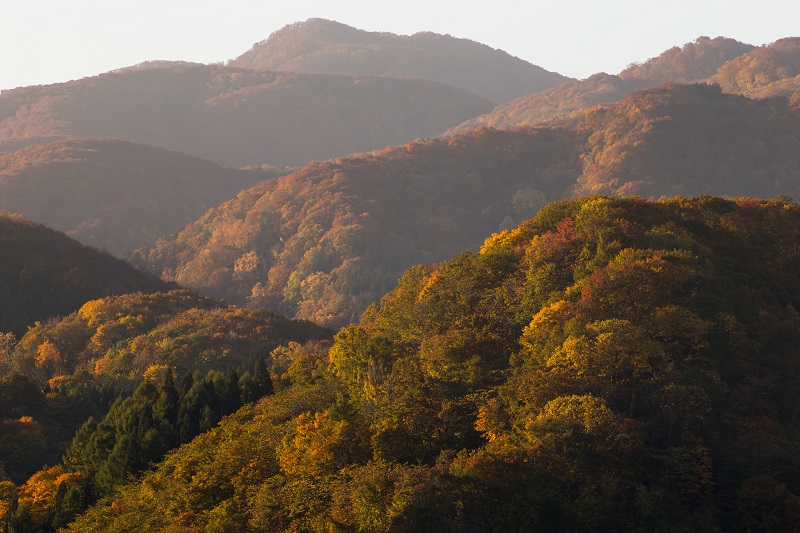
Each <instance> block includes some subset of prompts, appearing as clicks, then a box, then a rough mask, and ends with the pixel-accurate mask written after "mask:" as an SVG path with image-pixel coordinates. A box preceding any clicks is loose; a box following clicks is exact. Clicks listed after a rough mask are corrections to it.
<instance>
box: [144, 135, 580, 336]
mask: <svg viewBox="0 0 800 533" xmlns="http://www.w3.org/2000/svg"><path fill="white" fill-rule="evenodd" d="M576 146H577V140H576V137H575V136H574V135H573V134H571V133H569V132H561V131H537V130H530V131H519V132H499V131H494V130H487V129H484V130H478V131H475V132H472V133H469V134H466V135H462V136H460V137H456V138H453V139H450V140H430V141H426V142H415V143H411V144H409V145H406V146H399V147H394V148H387V149H386V150H383V151H381V152H377V153H375V154H372V155H358V154H357V155H353V156H350V157H348V158H344V159H339V160H336V161H334V162H328V163H314V164H311V165H308V166H306V167H304V168H302V169H300V170H298V171H296V172H294V173H292V174H290V175H288V176H284V177H282V178H278V179H275V180H271V181H268V182H265V183H262V184H260V185H257V186H256V187H253V188H252V189H250V190H248V191H244V192H243V193H241V194H240V195H239V196H238V197H237V198H236V199H234V200H231V201H230V202H227V203H225V204H222V205H221V206H219V207H218V208H216V209H212V210H210V211H209V212H208V213H207V214H206V215H205V216H203V217H202V218H201V219H200V220H198V221H197V222H195V223H194V224H191V225H189V226H187V228H186V229H184V230H183V231H182V232H181V233H180V234H179V235H178V236H177V237H176V238H174V239H165V240H162V241H160V242H159V244H158V246H156V247H155V248H154V249H153V250H150V251H149V252H147V251H143V252H141V253H140V254H138V259H135V260H136V261H137V262H138V264H141V265H143V266H147V267H148V268H150V269H153V270H154V271H156V272H161V273H163V274H164V276H165V277H166V278H167V279H172V280H176V281H178V282H179V283H181V284H183V285H185V286H188V287H192V288H195V289H197V290H201V291H203V292H206V293H207V294H211V295H214V296H216V297H222V298H225V300H226V301H228V302H232V303H236V304H239V305H244V304H246V303H247V304H249V305H252V306H265V307H267V308H269V309H273V310H276V311H278V312H281V313H284V314H289V315H295V316H298V317H301V318H307V319H310V320H313V321H316V322H318V323H320V324H324V325H332V326H341V325H343V324H346V323H348V322H350V321H352V320H355V319H356V318H357V317H358V315H359V314H360V313H361V312H362V311H363V310H364V309H365V308H366V306H367V305H368V304H369V303H370V302H372V301H374V300H376V299H377V298H378V297H379V296H380V295H381V294H383V293H384V292H385V291H386V290H388V288H389V287H391V285H392V284H393V283H394V282H395V280H396V279H397V277H398V276H399V275H400V273H401V272H402V271H403V270H404V269H405V268H408V267H409V266H411V265H413V264H415V263H419V262H431V261H440V260H443V259H446V258H448V257H450V256H452V255H453V254H455V253H457V252H458V251H459V250H462V249H465V248H473V249H474V248H475V247H477V246H478V244H479V243H480V242H481V240H482V239H483V238H484V237H485V236H487V235H489V234H491V233H492V232H493V231H497V230H498V229H500V228H501V226H504V225H505V226H508V225H511V224H513V221H520V220H522V219H524V218H527V217H529V216H532V215H533V214H534V213H535V212H536V210H537V209H538V208H539V207H541V205H543V204H544V202H545V201H546V200H550V199H553V198H561V197H562V196H563V195H564V193H565V191H566V189H567V188H568V187H569V186H571V185H572V184H574V182H575V180H576V178H577V174H578V159H577V157H578V154H577V151H576Z"/></svg>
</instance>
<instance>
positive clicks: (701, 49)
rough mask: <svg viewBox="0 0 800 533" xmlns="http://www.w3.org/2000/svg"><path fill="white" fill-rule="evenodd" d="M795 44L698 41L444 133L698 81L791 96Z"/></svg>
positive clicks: (514, 122) (547, 117)
mask: <svg viewBox="0 0 800 533" xmlns="http://www.w3.org/2000/svg"><path fill="white" fill-rule="evenodd" d="M798 42H800V39H797V38H788V39H781V40H779V41H776V42H774V43H772V44H770V45H766V46H762V47H759V48H755V47H753V46H751V45H748V44H744V43H740V42H738V41H735V40H733V39H726V38H723V37H717V38H715V39H709V38H708V37H700V38H698V39H696V40H695V41H694V42H691V43H687V44H685V45H683V46H682V47H677V46H676V47H673V48H671V49H669V50H667V51H665V52H664V53H662V54H661V55H659V56H658V57H654V58H651V59H648V60H647V61H646V62H644V63H642V64H632V65H631V66H629V67H628V68H627V69H625V70H623V71H622V72H620V74H619V76H614V75H609V74H605V73H599V74H595V75H593V76H590V77H589V78H587V79H585V80H580V81H572V82H567V83H564V84H562V85H560V86H558V87H555V88H553V89H549V90H546V91H542V92H539V93H535V94H530V95H526V96H523V97H520V98H517V99H515V100H512V101H510V102H507V103H505V104H501V105H499V106H497V107H495V108H494V109H493V110H492V111H491V112H490V113H487V114H485V115H481V116H478V117H475V118H472V119H470V120H467V121H466V122H464V123H463V124H459V125H458V126H456V127H454V128H451V129H450V130H448V131H447V132H446V133H445V134H446V135H452V134H455V133H461V132H465V131H469V130H470V129H473V128H476V127H479V126H491V127H494V128H503V129H511V128H515V127H518V126H525V125H541V124H544V123H547V122H548V121H554V120H563V119H564V118H568V117H571V116H573V115H575V114H579V112H580V111H582V110H585V109H587V108H589V107H591V106H594V105H600V104H604V105H609V104H613V103H615V102H618V101H620V100H622V99H623V98H625V97H626V96H627V95H628V94H630V93H632V92H633V91H636V90H641V89H646V88H648V87H655V86H657V85H660V84H663V83H694V82H701V81H703V82H706V83H710V84H718V85H720V86H721V87H722V90H723V92H726V93H731V94H744V95H745V96H750V97H753V98H767V97H772V96H784V97H791V96H792V95H793V94H795V93H796V92H797V83H798V82H797V80H795V79H794V78H795V77H796V76H798V74H800V70H798V68H800V48H798Z"/></svg>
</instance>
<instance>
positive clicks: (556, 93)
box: [444, 73, 658, 135]
mask: <svg viewBox="0 0 800 533" xmlns="http://www.w3.org/2000/svg"><path fill="white" fill-rule="evenodd" d="M654 85H658V84H657V83H655V82H652V81H650V80H640V79H636V78H631V79H622V78H620V77H619V76H614V75H612V74H605V73H599V74H594V75H592V76H590V77H588V78H586V79H585V80H581V81H573V82H566V83H562V84H561V85H559V86H558V87H554V88H552V89H548V90H546V91H541V92H538V93H533V94H529V95H526V96H522V97H520V98H516V99H514V100H511V101H510V102H507V103H505V104H500V105H499V106H497V107H495V108H494V109H493V110H492V111H491V113H487V114H485V115H480V116H477V117H475V118H471V119H469V120H467V121H466V122H463V123H461V124H459V125H458V126H456V127H454V128H450V129H449V130H447V131H446V132H445V133H444V135H454V134H457V133H464V132H467V131H470V130H472V129H475V128H479V127H481V126H488V127H490V128H497V129H514V128H518V127H521V126H532V125H536V124H542V123H546V122H547V121H549V120H553V119H558V118H563V117H569V116H571V115H572V114H573V113H578V112H579V111H581V110H583V109H586V108H589V107H594V106H596V105H602V104H613V103H615V102H619V101H620V100H622V99H623V98H625V97H626V96H627V95H628V94H630V93H632V92H633V91H636V90H639V89H646V88H648V87H653V86H654Z"/></svg>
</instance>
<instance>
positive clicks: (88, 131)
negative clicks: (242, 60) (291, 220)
mask: <svg viewBox="0 0 800 533" xmlns="http://www.w3.org/2000/svg"><path fill="white" fill-rule="evenodd" d="M491 107H492V104H491V103H490V102H489V101H487V100H485V99H484V98H481V97H479V96H476V95H474V94H472V93H469V92H467V91H464V90H461V89H457V88H455V87H452V86H449V85H445V84H442V83H436V82H433V81H428V80H422V79H398V78H389V77H369V76H333V75H327V74H298V73H291V72H290V73H281V72H255V71H252V70H247V69H243V68H233V67H224V66H219V65H213V66H206V65H196V64H188V63H155V64H150V65H144V66H143V67H142V68H128V69H120V70H118V71H114V72H109V73H106V74H101V75H99V76H95V77H90V78H84V79H81V80H76V81H71V82H67V83H59V84H54V85H46V86H36V87H23V88H19V89H13V90H10V91H3V93H2V94H0V151H11V150H15V149H18V148H20V147H22V146H24V145H26V144H25V143H28V144H38V143H41V142H45V141H47V140H55V139H63V138H66V137H113V138H118V139H124V140H127V141H133V142H138V143H142V144H147V145H152V146H158V147H161V148H166V149H169V150H177V151H180V152H183V153H186V154H189V155H193V156H195V157H202V158H204V159H208V160H211V161H214V162H216V163H218V164H222V165H227V166H234V167H241V166H245V165H260V164H263V163H269V164H272V165H276V166H283V165H300V164H305V163H307V162H309V161H311V160H315V159H316V160H324V159H328V158H330V157H337V156H343V155H347V154H350V153H353V152H356V151H364V150H373V149H376V148H383V147H385V146H387V145H393V144H402V143H405V142H408V141H410V140H413V139H416V138H419V137H430V136H433V135H438V134H440V133H441V132H442V131H444V130H446V129H447V128H450V127H452V126H454V125H456V124H458V123H460V122H463V121H464V120H466V119H468V118H471V117H474V116H476V115H479V114H481V113H486V112H488V111H489V110H491ZM4 144H7V145H8V146H9V148H8V149H6V150H3V149H2V146H3V145H4Z"/></svg>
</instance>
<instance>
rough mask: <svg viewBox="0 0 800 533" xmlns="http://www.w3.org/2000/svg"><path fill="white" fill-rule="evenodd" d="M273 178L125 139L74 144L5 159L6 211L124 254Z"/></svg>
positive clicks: (2, 191) (0, 186) (2, 188)
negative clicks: (267, 178)
mask: <svg viewBox="0 0 800 533" xmlns="http://www.w3.org/2000/svg"><path fill="white" fill-rule="evenodd" d="M267 176H268V174H266V173H264V172H257V171H255V170H253V171H242V170H234V169H228V168H223V167H220V166H219V165H217V164H215V163H212V162H210V161H206V160H203V159H198V158H195V157H191V156H187V155H184V154H181V153H178V152H170V151H167V150H163V149H160V148H154V147H150V146H144V145H140V144H135V143H130V142H125V141H120V140H114V139H70V140H67V141H57V142H53V143H49V144H43V145H37V146H32V147H28V148H25V149H22V150H18V151H16V152H12V153H10V154H5V155H0V210H5V211H9V212H14V213H20V214H22V215H25V216H26V217H28V218H30V219H31V220H35V221H37V222H40V223H42V224H45V225H47V226H49V227H52V228H54V229H57V230H60V231H63V232H65V233H67V235H69V236H70V237H72V238H74V239H77V240H78V241H80V242H82V243H83V244H87V245H90V246H94V247H96V248H101V249H104V250H106V251H108V252H110V253H113V254H119V253H121V252H124V251H130V250H134V249H136V248H139V247H141V246H146V245H153V244H155V241H156V239H157V238H158V237H160V236H161V235H166V234H170V233H174V232H175V231H178V230H179V229H181V228H182V227H183V226H185V225H186V224H188V223H189V222H192V221H193V220H196V219H197V218H198V217H199V216H201V215H202V214H203V213H205V212H206V211H207V210H208V209H209V208H210V207H212V206H215V205H217V204H219V203H220V202H223V201H225V200H228V199H230V198H232V197H233V196H235V195H236V193H238V192H239V191H241V190H242V189H246V188H248V187H251V186H253V185H255V184H256V183H258V182H260V181H262V180H263V179H265V178H266V177H267Z"/></svg>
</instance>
